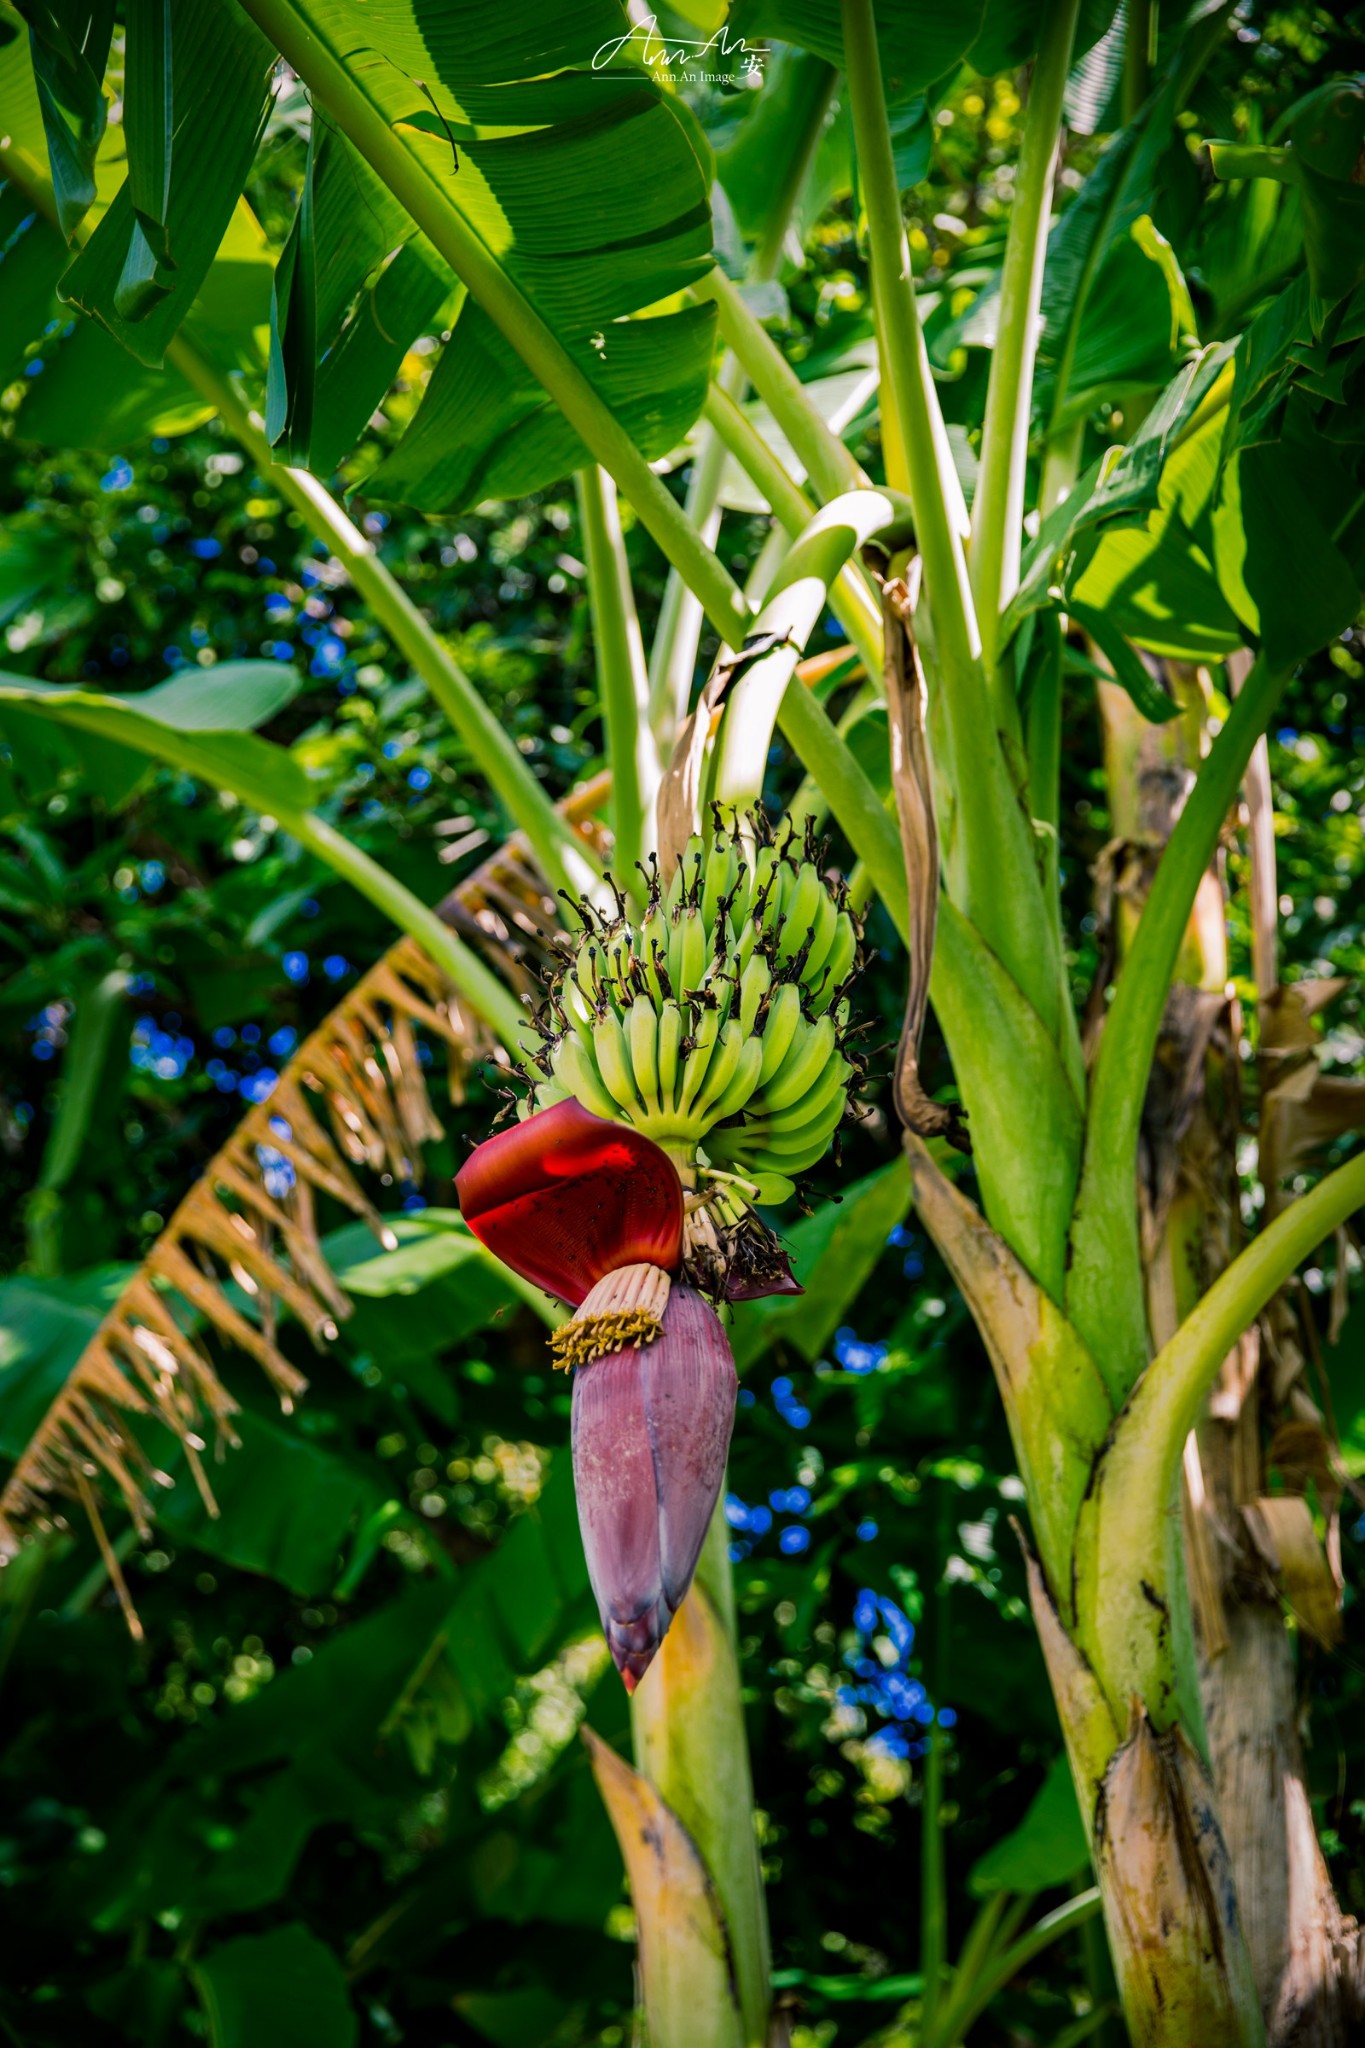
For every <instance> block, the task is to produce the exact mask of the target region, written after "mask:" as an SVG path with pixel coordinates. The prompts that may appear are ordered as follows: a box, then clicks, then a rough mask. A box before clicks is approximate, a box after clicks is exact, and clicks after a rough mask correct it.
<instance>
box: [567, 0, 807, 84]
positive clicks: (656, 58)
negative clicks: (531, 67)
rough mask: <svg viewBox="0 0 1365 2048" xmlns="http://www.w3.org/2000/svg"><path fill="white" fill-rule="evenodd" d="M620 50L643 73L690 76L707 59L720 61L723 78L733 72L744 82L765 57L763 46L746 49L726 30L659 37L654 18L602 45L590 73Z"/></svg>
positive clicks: (746, 45) (740, 39)
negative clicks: (640, 66) (657, 71)
mask: <svg viewBox="0 0 1365 2048" xmlns="http://www.w3.org/2000/svg"><path fill="white" fill-rule="evenodd" d="M623 50H630V51H631V53H632V54H633V55H635V56H637V57H638V58H639V60H640V62H641V63H642V64H643V65H644V66H645V67H646V68H647V69H650V68H653V67H655V66H657V67H658V68H659V69H660V70H663V71H686V72H691V71H693V70H695V69H696V67H698V66H700V65H702V64H704V63H705V61H706V59H707V58H710V59H712V60H713V62H720V61H722V60H723V61H724V63H725V66H726V75H727V76H733V75H734V73H735V71H736V69H737V70H738V72H739V75H740V76H741V77H746V78H753V77H757V76H758V75H759V74H760V73H761V72H762V70H763V64H764V60H765V58H766V57H767V56H768V54H769V53H768V47H767V45H766V44H763V43H755V44H753V45H750V44H749V43H747V42H746V41H745V40H744V37H743V36H732V35H731V34H730V31H729V29H728V28H718V29H717V30H716V32H715V34H714V35H713V36H707V37H695V38H688V37H684V36H666V35H663V34H662V33H661V32H660V29H659V18H658V16H657V15H655V14H650V15H647V16H646V17H645V19H644V20H643V21H640V22H636V23H634V25H633V26H632V27H631V28H630V29H629V30H628V31H627V33H626V34H625V35H623V36H613V37H612V39H611V41H610V42H606V43H603V45H602V47H601V49H600V50H598V51H597V53H596V55H595V56H594V58H593V60H592V68H593V70H594V71H602V70H604V69H605V68H606V66H607V65H609V64H610V63H611V62H612V60H613V59H614V58H616V57H619V56H620V54H621V52H622V51H623Z"/></svg>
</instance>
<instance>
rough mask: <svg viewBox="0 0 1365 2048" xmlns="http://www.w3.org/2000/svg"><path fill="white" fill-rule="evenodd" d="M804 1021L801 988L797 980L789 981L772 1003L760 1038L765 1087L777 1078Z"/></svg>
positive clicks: (761, 1081) (760, 1077)
mask: <svg viewBox="0 0 1365 2048" xmlns="http://www.w3.org/2000/svg"><path fill="white" fill-rule="evenodd" d="M800 1024H801V991H800V989H799V988H798V987H797V986H796V983H795V982H794V981H789V982H787V983H786V984H785V986H784V987H782V988H780V989H779V990H778V991H777V994H776V995H775V996H774V997H773V999H772V1001H771V1003H770V1004H769V1005H768V1021H767V1023H766V1024H765V1025H764V1027H763V1036H762V1038H761V1039H760V1041H759V1043H760V1044H761V1045H762V1047H763V1065H762V1067H761V1068H760V1069H759V1079H760V1084H761V1085H762V1086H763V1087H765V1088H766V1086H767V1084H768V1082H769V1081H771V1080H772V1079H773V1078H774V1076H775V1075H776V1074H777V1072H778V1071H779V1069H780V1068H781V1066H782V1064H783V1062H784V1061H785V1059H786V1057H787V1054H788V1053H789V1052H790V1051H791V1047H792V1041H793V1040H794V1038H795V1037H796V1033H797V1029H798V1027H799V1026H800Z"/></svg>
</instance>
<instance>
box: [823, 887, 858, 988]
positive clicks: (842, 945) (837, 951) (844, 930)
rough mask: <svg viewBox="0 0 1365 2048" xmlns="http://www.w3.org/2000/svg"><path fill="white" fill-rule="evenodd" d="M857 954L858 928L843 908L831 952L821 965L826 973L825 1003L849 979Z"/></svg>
mask: <svg viewBox="0 0 1365 2048" xmlns="http://www.w3.org/2000/svg"><path fill="white" fill-rule="evenodd" d="M857 955H858V933H857V930H856V928H855V926H854V923H853V919H852V918H851V917H850V916H849V914H848V912H847V911H846V910H841V911H840V912H839V919H838V923H837V924H836V925H835V928H834V937H833V939H832V940H831V942H830V949H829V952H828V953H827V954H826V956H825V958H824V960H823V961H822V962H821V967H822V969H823V971H824V974H825V981H824V987H823V989H822V991H821V995H822V997H823V1000H824V1002H825V1003H828V1002H829V999H830V997H831V996H832V995H833V993H834V991H835V989H836V988H838V987H840V985H841V984H842V983H843V982H845V981H847V979H848V976H849V972H850V970H851V968H852V966H853V962H854V960H855V959H856V958H857ZM818 978H819V977H818V976H817V977H816V979H818Z"/></svg>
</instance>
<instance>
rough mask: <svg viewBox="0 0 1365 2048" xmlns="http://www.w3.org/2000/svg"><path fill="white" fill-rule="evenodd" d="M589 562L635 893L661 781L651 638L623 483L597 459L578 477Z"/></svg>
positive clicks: (617, 858) (621, 859)
mask: <svg viewBox="0 0 1365 2048" xmlns="http://www.w3.org/2000/svg"><path fill="white" fill-rule="evenodd" d="M574 482H575V485H576V487H577V491H578V511H579V518H580V520H581V522H582V527H583V551H584V554H585V556H586V558H587V565H588V602H589V605H590V607H591V610H592V630H593V643H594V653H595V655H596V660H597V690H598V696H599V697H600V699H601V704H602V720H603V724H604V725H605V727H606V755H607V766H608V767H609V768H610V770H611V818H612V831H613V835H614V839H615V848H614V868H615V874H616V879H617V881H618V883H619V884H620V886H621V887H622V888H623V889H625V890H626V891H627V892H629V893H631V894H634V893H635V892H636V890H637V889H638V887H639V883H640V874H639V866H638V864H639V863H640V862H642V861H643V859H644V857H645V853H646V851H647V847H646V843H645V842H646V838H647V837H648V836H650V835H649V834H648V832H647V824H646V821H647V819H648V818H649V817H651V816H652V814H653V808H654V797H655V793H656V791H657V790H658V786H659V756H658V751H657V749H656V747H655V745H654V733H653V730H652V728H651V726H650V723H649V677H648V675H647V674H646V672H645V650H644V643H643V642H642V640H641V638H640V622H639V620H638V619H637V618H636V616H635V599H634V596H633V594H632V592H631V587H630V572H629V567H628V565H627V562H626V558H625V543H624V541H623V539H622V535H621V511H620V507H619V505H618V504H617V501H616V486H615V485H614V484H613V482H612V480H611V478H610V477H609V476H607V474H606V472H605V471H604V470H601V469H599V468H597V467H596V465H594V466H593V467H592V468H590V469H580V470H579V471H578V472H577V474H576V476H575V478H574Z"/></svg>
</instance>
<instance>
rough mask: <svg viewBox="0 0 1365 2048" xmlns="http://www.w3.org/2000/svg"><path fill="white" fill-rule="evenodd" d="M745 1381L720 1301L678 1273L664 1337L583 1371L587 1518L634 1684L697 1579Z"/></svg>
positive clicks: (610, 1626) (582, 1495)
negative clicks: (719, 1313) (718, 1309)
mask: <svg viewBox="0 0 1365 2048" xmlns="http://www.w3.org/2000/svg"><path fill="white" fill-rule="evenodd" d="M737 1384H738V1383H737V1381H736V1379H735V1362H734V1359H733V1358H732V1356H731V1354H730V1346H729V1344H728V1343H727V1342H726V1338H725V1332H724V1331H723V1330H722V1329H721V1326H720V1323H719V1321H718V1319H717V1317H716V1314H715V1311H714V1310H713V1309H712V1308H711V1307H710V1306H709V1305H708V1303H707V1302H705V1301H704V1300H703V1299H702V1297H701V1295H699V1294H698V1293H696V1292H695V1291H694V1290H693V1289H692V1288H690V1287H685V1286H683V1285H682V1284H681V1283H678V1282H675V1283H674V1286H673V1290H672V1293H671V1294H670V1295H669V1300H668V1307H667V1309H666V1310H665V1311H664V1321H663V1332H662V1335H660V1336H658V1337H656V1338H655V1340H654V1342H653V1343H652V1344H646V1345H643V1346H640V1347H632V1348H631V1349H630V1350H629V1351H618V1352H615V1353H613V1354H612V1356H610V1357H608V1358H599V1359H597V1360H596V1361H595V1362H594V1363H593V1364H592V1365H587V1366H583V1367H581V1368H580V1370H579V1371H577V1372H576V1373H575V1374H574V1383H573V1470H574V1487H575V1490H576V1492H577V1494H578V1525H579V1528H580V1529H581V1530H582V1532H583V1549H584V1551H585V1553H586V1555H587V1560H588V1576H589V1578H590V1579H591V1580H592V1589H593V1592H594V1593H595V1595H596V1596H597V1606H598V1611H599V1613H600V1614H601V1617H602V1627H603V1630H604V1631H605V1634H606V1638H607V1644H608V1647H609V1648H610V1650H611V1654H612V1657H613V1659H614V1661H615V1664H616V1668H617V1670H618V1671H619V1672H620V1674H621V1676H622V1678H623V1679H624V1680H625V1683H626V1689H627V1691H629V1692H634V1690H635V1687H636V1684H637V1683H638V1681H639V1679H640V1678H641V1677H642V1676H643V1674H644V1673H645V1671H646V1670H647V1669H648V1668H649V1665H650V1663H651V1661H652V1659H653V1657H654V1653H655V1651H656V1650H657V1649H658V1647H659V1644H660V1643H661V1642H662V1641H663V1639H664V1635H665V1634H666V1632H667V1629H668V1625H669V1623H670V1622H671V1621H672V1619H673V1616H674V1615H675V1614H676V1613H677V1611H678V1608H679V1607H680V1606H681V1604H682V1599H683V1595H684V1594H685V1593H686V1591H687V1589H688V1587H689V1586H690V1585H691V1583H692V1574H693V1572H694V1571H695V1570H696V1568H697V1559H698V1557H699V1556H700V1555H701V1547H702V1544H703V1543H704V1541H705V1540H706V1531H707V1528H708V1526H709V1524H710V1521H711V1516H712V1514H713V1512H714V1510H715V1505H716V1502H717V1500H718V1499H719V1497H720V1489H721V1486H722V1484H723V1482H724V1479H725V1459H726V1455H727V1453H728V1452H729V1448H730V1431H731V1429H732V1428H733V1426H734V1419H735V1393H736V1388H737Z"/></svg>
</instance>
